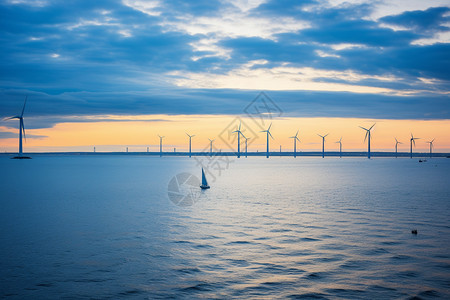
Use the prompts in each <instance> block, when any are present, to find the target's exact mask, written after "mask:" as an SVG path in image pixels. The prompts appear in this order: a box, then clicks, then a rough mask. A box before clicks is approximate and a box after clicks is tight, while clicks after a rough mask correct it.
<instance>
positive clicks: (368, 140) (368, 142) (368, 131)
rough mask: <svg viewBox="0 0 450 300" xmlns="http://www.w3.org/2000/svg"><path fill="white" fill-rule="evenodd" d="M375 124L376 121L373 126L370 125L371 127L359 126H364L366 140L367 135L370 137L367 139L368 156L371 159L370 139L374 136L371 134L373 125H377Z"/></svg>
mask: <svg viewBox="0 0 450 300" xmlns="http://www.w3.org/2000/svg"><path fill="white" fill-rule="evenodd" d="M375 124H376V123H374V124H373V125H372V126H370V128H369V129H367V128H364V127H361V126H359V128H362V129H364V130H365V131H366V136H365V137H364V142H365V141H366V139H367V137H369V138H368V139H367V158H369V159H370V139H371V138H372V137H371V135H370V131H371V130H372V128H373V126H375Z"/></svg>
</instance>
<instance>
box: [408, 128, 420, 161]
mask: <svg viewBox="0 0 450 300" xmlns="http://www.w3.org/2000/svg"><path fill="white" fill-rule="evenodd" d="M415 140H420V138H415V137H414V136H413V134H412V133H411V139H410V140H409V155H410V157H411V158H412V154H413V152H412V151H413V144H414V147H415V146H416V141H415Z"/></svg>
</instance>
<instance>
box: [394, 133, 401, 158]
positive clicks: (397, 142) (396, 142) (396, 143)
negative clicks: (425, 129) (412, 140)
mask: <svg viewBox="0 0 450 300" xmlns="http://www.w3.org/2000/svg"><path fill="white" fill-rule="evenodd" d="M398 144H403V143H402V142H399V141H397V138H395V158H397V145H398Z"/></svg>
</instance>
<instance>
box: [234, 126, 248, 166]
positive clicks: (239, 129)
mask: <svg viewBox="0 0 450 300" xmlns="http://www.w3.org/2000/svg"><path fill="white" fill-rule="evenodd" d="M232 133H237V134H238V147H237V150H238V151H237V158H240V157H241V139H240V137H241V134H242V136H243V137H244V139H245V135H244V134H243V133H242V131H241V122H239V127H238V129H237V130H235V131H233V132H232Z"/></svg>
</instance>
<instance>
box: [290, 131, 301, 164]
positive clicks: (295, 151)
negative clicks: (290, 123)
mask: <svg viewBox="0 0 450 300" xmlns="http://www.w3.org/2000/svg"><path fill="white" fill-rule="evenodd" d="M297 135H298V130H297V133H296V134H295V135H294V136H290V137H289V138H290V139H294V158H295V157H297V141H299V142H300V140H299V139H298V137H297Z"/></svg>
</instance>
